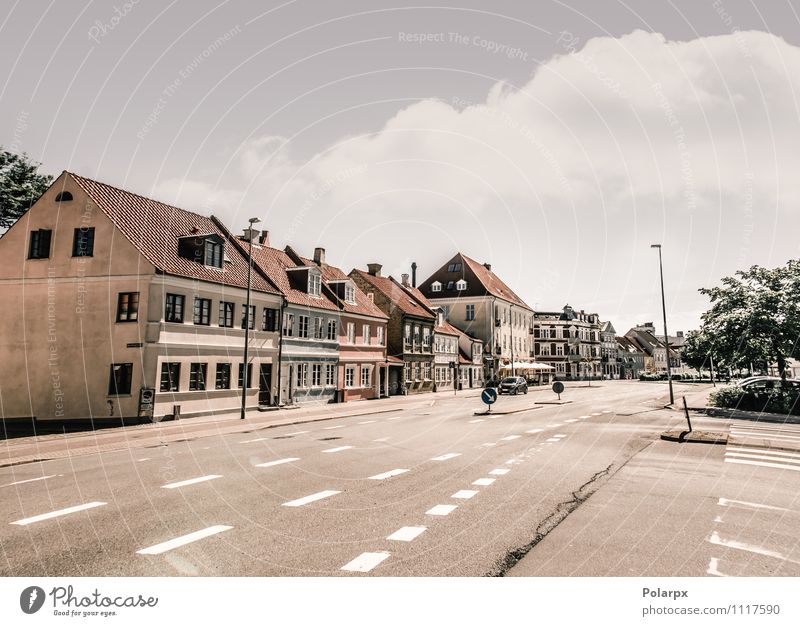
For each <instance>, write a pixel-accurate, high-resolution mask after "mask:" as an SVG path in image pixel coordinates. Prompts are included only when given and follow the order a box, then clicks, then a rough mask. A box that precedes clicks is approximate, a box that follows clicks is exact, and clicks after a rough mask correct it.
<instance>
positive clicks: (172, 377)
mask: <svg viewBox="0 0 800 626" xmlns="http://www.w3.org/2000/svg"><path fill="white" fill-rule="evenodd" d="M180 380H181V364H180V363H162V364H161V386H160V387H159V389H160V390H161V391H179V389H180Z"/></svg>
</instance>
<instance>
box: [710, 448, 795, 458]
mask: <svg viewBox="0 0 800 626" xmlns="http://www.w3.org/2000/svg"><path fill="white" fill-rule="evenodd" d="M735 452H750V453H755V454H769V455H770V456H783V457H786V458H789V459H799V458H800V454H798V453H797V452H782V451H780V450H772V449H771V448H733V447H731V446H728V447H727V449H726V451H725V454H733V453H735Z"/></svg>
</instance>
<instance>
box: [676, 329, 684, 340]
mask: <svg viewBox="0 0 800 626" xmlns="http://www.w3.org/2000/svg"><path fill="white" fill-rule="evenodd" d="M677 335H678V337H679V338H682V337H683V331H682V330H679V331H678V333H677Z"/></svg>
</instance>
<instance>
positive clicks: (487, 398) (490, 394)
mask: <svg viewBox="0 0 800 626" xmlns="http://www.w3.org/2000/svg"><path fill="white" fill-rule="evenodd" d="M481 400H483V403H484V404H494V403H495V402H497V390H496V389H494V388H493V387H487V388H486V389H484V390H483V391H482V392H481Z"/></svg>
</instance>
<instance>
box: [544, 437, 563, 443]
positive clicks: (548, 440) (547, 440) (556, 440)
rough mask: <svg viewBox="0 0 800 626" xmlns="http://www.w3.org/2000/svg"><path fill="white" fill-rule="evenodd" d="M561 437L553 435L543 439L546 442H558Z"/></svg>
mask: <svg viewBox="0 0 800 626" xmlns="http://www.w3.org/2000/svg"><path fill="white" fill-rule="evenodd" d="M559 441H561V439H556V438H555V437H550V439H545V442H547V443H558V442H559Z"/></svg>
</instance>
